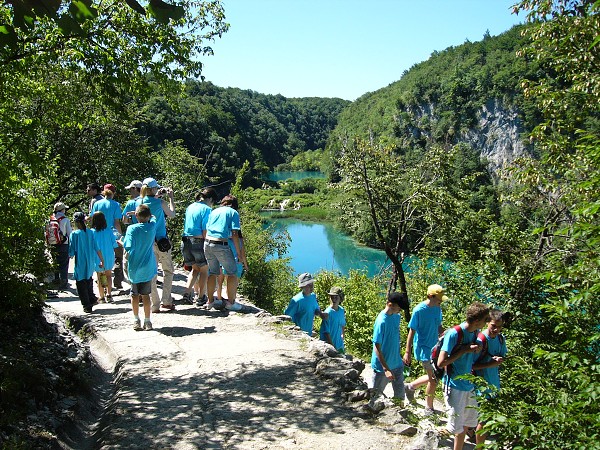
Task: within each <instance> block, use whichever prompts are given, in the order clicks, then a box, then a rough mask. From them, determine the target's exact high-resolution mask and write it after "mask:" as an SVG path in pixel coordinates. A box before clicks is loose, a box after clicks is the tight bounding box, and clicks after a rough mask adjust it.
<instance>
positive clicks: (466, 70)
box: [328, 26, 539, 168]
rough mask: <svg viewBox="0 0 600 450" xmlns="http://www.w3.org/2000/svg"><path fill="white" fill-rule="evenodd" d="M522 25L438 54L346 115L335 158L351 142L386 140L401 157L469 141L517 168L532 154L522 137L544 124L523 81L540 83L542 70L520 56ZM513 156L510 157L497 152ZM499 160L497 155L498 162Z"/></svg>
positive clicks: (334, 139) (332, 145)
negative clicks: (402, 153)
mask: <svg viewBox="0 0 600 450" xmlns="http://www.w3.org/2000/svg"><path fill="white" fill-rule="evenodd" d="M522 31H523V26H516V27H514V28H512V29H511V30H509V31H507V32H505V33H503V34H502V35H500V36H497V37H491V36H489V35H486V36H484V37H483V39H482V40H481V41H478V42H465V43H464V44H462V45H460V46H457V47H449V48H447V49H446V50H443V51H440V52H434V53H433V54H432V55H431V57H430V58H429V59H428V60H426V61H424V62H422V63H419V64H416V65H414V66H413V67H412V68H411V69H410V70H408V71H406V72H405V73H404V74H403V75H402V78H401V79H400V80H399V81H396V82H395V83H392V84H390V85H389V86H387V87H384V88H382V89H380V90H378V91H375V92H372V93H368V94H365V95H364V96H362V97H360V98H359V99H358V100H356V101H355V102H354V103H353V104H352V105H350V106H349V107H348V108H346V109H345V110H344V111H343V112H342V114H341V115H340V117H339V123H338V126H337V127H336V128H335V130H334V132H333V133H332V135H331V138H330V140H329V145H328V149H329V152H331V159H332V160H333V161H335V160H336V159H337V158H338V155H339V152H340V149H341V147H342V145H343V141H344V139H347V138H348V137H352V136H356V135H358V136H362V137H363V138H366V137H369V136H370V137H372V138H374V139H376V140H379V139H383V140H385V142H387V143H389V144H390V145H393V146H394V147H396V148H397V149H399V150H400V151H413V152H414V151H415V150H416V149H421V150H422V149H424V148H426V147H427V146H429V145H433V144H441V145H453V144H456V143H459V142H465V143H468V144H470V145H472V146H473V148H474V149H475V150H477V152H478V153H480V154H482V156H484V157H487V158H490V159H494V160H497V161H496V164H494V166H495V167H494V168H497V167H499V166H500V165H501V163H502V162H503V161H506V162H510V161H511V160H514V158H515V157H517V156H521V155H523V154H524V153H525V147H524V145H523V143H522V138H523V133H525V132H527V131H528V130H531V129H532V127H533V126H534V125H535V124H537V123H538V122H539V115H538V113H537V112H536V111H537V110H536V108H535V107H534V106H533V105H532V103H531V101H529V100H527V99H525V98H524V96H523V92H522V89H521V88H520V81H521V80H522V79H523V78H530V79H531V78H534V79H535V78H536V76H537V74H536V71H537V68H536V67H537V63H536V62H535V61H534V60H529V61H528V60H526V59H524V58H519V57H518V56H517V51H518V50H519V49H520V48H522V47H523V45H524V43H525V42H526V41H527V38H526V37H524V36H522ZM502 152H508V153H510V154H508V155H497V153H502ZM493 153H496V155H494V154H493Z"/></svg>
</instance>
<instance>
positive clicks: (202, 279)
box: [197, 266, 208, 297]
mask: <svg viewBox="0 0 600 450" xmlns="http://www.w3.org/2000/svg"><path fill="white" fill-rule="evenodd" d="M207 279H208V266H202V267H198V283H197V284H198V285H199V286H200V288H199V290H198V296H199V297H202V296H203V295H206V296H207V297H208V293H207V289H206V280H207Z"/></svg>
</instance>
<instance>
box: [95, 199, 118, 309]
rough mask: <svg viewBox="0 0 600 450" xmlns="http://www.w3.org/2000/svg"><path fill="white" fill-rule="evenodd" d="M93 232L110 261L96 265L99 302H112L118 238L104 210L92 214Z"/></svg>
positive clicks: (105, 257) (104, 254)
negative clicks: (113, 273) (108, 222)
mask: <svg viewBox="0 0 600 450" xmlns="http://www.w3.org/2000/svg"><path fill="white" fill-rule="evenodd" d="M91 228H92V234H93V236H94V240H95V241H96V245H97V246H98V248H99V249H100V251H101V252H102V256H104V261H108V263H107V264H108V265H106V266H102V267H100V266H98V267H96V277H97V281H98V291H99V293H100V295H99V298H98V303H104V296H105V294H106V302H107V303H112V269H113V266H114V261H115V248H116V247H118V244H117V239H116V238H115V235H114V233H113V231H112V229H111V228H108V226H107V223H106V217H105V216H104V213H103V212H102V211H96V212H95V213H94V214H93V215H92V227H91Z"/></svg>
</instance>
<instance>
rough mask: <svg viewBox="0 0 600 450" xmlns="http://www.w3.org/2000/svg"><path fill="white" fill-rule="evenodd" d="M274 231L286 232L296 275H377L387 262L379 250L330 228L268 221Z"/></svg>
mask: <svg viewBox="0 0 600 450" xmlns="http://www.w3.org/2000/svg"><path fill="white" fill-rule="evenodd" d="M269 224H273V227H274V229H275V230H287V232H288V233H289V235H290V238H291V244H290V247H289V248H288V254H287V256H289V257H290V258H291V265H292V267H293V269H294V273H295V274H300V273H302V272H311V273H313V274H314V273H316V272H318V271H320V270H333V271H338V272H341V273H342V274H343V275H348V272H349V271H350V269H357V270H364V271H366V272H367V274H368V275H369V276H371V277H372V276H374V275H377V274H379V272H380V271H381V268H382V267H383V266H386V267H387V266H388V265H389V261H388V260H387V257H386V255H385V253H384V252H383V251H381V250H375V249H372V248H368V247H364V246H361V245H358V244H357V243H356V242H355V241H354V240H352V238H350V237H348V236H346V235H344V234H342V233H340V232H338V231H336V230H335V229H334V228H333V227H332V226H331V225H329V224H323V223H313V222H303V221H300V220H296V219H275V220H270V221H269V222H268V225H269Z"/></svg>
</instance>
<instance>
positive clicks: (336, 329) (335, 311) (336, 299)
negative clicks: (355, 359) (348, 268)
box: [320, 286, 346, 353]
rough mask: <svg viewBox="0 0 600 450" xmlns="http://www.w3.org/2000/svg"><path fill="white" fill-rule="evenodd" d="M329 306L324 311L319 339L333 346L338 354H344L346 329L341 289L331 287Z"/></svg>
mask: <svg viewBox="0 0 600 450" xmlns="http://www.w3.org/2000/svg"><path fill="white" fill-rule="evenodd" d="M328 295H329V301H330V302H331V304H330V305H329V306H328V307H327V309H325V313H326V314H327V316H328V317H327V319H326V320H323V322H321V330H320V337H321V340H322V341H325V342H327V343H328V344H331V345H333V347H334V348H335V349H336V350H337V351H338V352H339V353H345V351H346V348H345V346H344V331H345V329H346V312H345V311H344V308H342V306H340V305H341V303H342V301H344V291H342V288H341V287H338V286H333V287H332V288H331V289H330V290H329V293H328Z"/></svg>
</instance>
